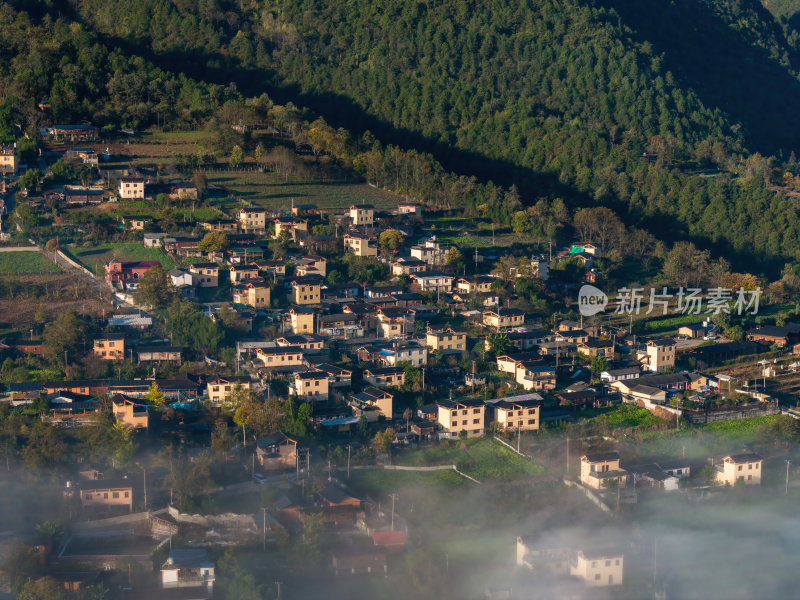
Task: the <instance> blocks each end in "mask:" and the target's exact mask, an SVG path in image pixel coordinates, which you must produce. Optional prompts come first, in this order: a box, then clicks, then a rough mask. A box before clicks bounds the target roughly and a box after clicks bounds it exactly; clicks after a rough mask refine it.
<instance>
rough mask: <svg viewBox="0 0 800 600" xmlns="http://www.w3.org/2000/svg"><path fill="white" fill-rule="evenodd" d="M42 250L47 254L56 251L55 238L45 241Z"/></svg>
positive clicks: (56, 241) (56, 242) (56, 243)
mask: <svg viewBox="0 0 800 600" xmlns="http://www.w3.org/2000/svg"><path fill="white" fill-rule="evenodd" d="M44 249H45V250H47V251H48V252H55V251H56V250H58V240H56V239H55V238H53V239H51V240H47V243H46V244H45V245H44Z"/></svg>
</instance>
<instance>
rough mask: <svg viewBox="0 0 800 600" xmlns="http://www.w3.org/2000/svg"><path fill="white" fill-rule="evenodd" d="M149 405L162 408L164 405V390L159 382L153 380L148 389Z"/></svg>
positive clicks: (157, 408)
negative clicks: (159, 385)
mask: <svg viewBox="0 0 800 600" xmlns="http://www.w3.org/2000/svg"><path fill="white" fill-rule="evenodd" d="M145 399H146V400H147V404H148V406H150V407H152V408H154V409H156V410H160V409H161V408H162V407H163V406H164V392H162V391H161V388H159V387H158V384H157V383H156V382H155V381H153V382H151V383H150V389H149V390H147V395H146V396H145Z"/></svg>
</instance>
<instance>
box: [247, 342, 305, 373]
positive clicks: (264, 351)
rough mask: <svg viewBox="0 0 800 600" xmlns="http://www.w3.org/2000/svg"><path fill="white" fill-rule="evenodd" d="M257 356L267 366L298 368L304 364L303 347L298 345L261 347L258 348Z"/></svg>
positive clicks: (272, 367) (273, 367)
mask: <svg viewBox="0 0 800 600" xmlns="http://www.w3.org/2000/svg"><path fill="white" fill-rule="evenodd" d="M256 358H257V359H258V360H260V361H261V362H262V363H264V366H265V367H267V368H271V369H284V368H288V369H290V370H296V368H297V367H300V366H301V365H302V364H303V349H302V348H298V347H297V346H283V347H281V346H275V347H274V348H259V349H257V350H256Z"/></svg>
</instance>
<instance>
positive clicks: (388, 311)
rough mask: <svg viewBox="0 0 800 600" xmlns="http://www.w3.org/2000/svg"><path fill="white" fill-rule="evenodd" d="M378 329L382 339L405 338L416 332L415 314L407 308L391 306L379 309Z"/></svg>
mask: <svg viewBox="0 0 800 600" xmlns="http://www.w3.org/2000/svg"><path fill="white" fill-rule="evenodd" d="M378 328H379V330H380V334H381V337H384V338H388V339H392V338H397V337H404V336H405V335H407V334H408V333H413V331H414V313H413V312H411V311H410V310H408V309H407V308H400V307H395V306H389V307H386V308H379V309H378Z"/></svg>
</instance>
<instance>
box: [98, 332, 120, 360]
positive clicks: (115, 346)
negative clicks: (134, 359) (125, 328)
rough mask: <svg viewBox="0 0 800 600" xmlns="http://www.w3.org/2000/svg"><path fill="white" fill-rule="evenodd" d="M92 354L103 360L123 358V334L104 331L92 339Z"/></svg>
mask: <svg viewBox="0 0 800 600" xmlns="http://www.w3.org/2000/svg"><path fill="white" fill-rule="evenodd" d="M93 352H94V355H95V356H97V357H99V358H102V359H103V360H124V359H125V334H123V333H104V334H103V335H101V336H100V337H98V338H97V339H95V341H94V348H93Z"/></svg>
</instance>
